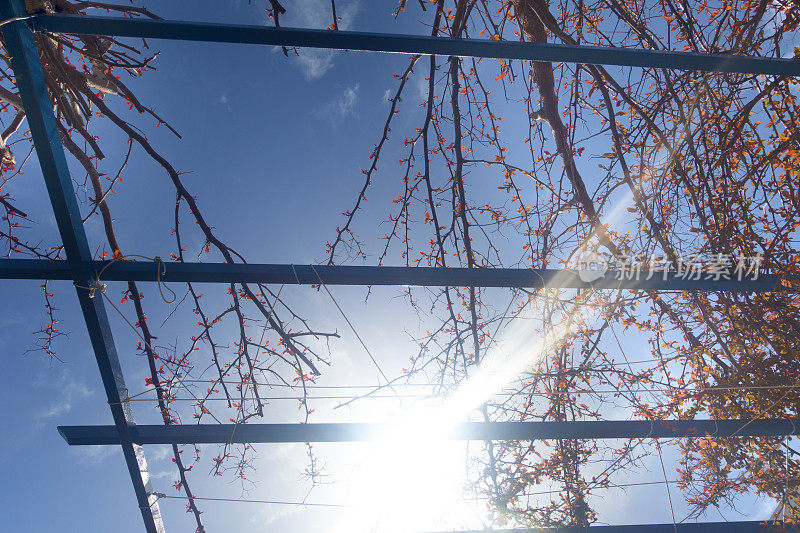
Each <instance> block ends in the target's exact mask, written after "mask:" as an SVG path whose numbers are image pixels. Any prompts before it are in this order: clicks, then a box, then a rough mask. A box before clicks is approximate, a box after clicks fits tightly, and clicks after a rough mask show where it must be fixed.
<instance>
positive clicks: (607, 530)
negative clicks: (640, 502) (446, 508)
mask: <svg viewBox="0 0 800 533" xmlns="http://www.w3.org/2000/svg"><path fill="white" fill-rule="evenodd" d="M487 531H490V532H491V533H639V532H640V531H641V532H644V533H675V532H677V533H709V532H713V531H724V532H725V533H764V532H766V531H787V532H788V531H800V526H798V525H796V524H776V523H774V522H767V521H764V520H761V521H756V520H748V521H741V522H698V523H692V524H687V523H682V524H672V523H670V524H632V525H619V526H589V527H579V526H571V527H569V526H567V527H530V528H516V529H491V530H486V529H481V530H477V529H475V530H469V531H448V532H447V533H487ZM441 533H445V532H441Z"/></svg>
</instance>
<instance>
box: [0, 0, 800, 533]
mask: <svg viewBox="0 0 800 533" xmlns="http://www.w3.org/2000/svg"><path fill="white" fill-rule="evenodd" d="M0 17H2V19H3V22H2V28H1V29H2V33H3V37H4V40H5V45H6V49H7V51H8V53H9V54H10V55H11V59H12V67H13V71H14V74H15V76H16V78H17V85H18V88H19V93H20V96H21V98H22V103H23V105H24V108H25V112H26V115H27V119H28V124H29V127H30V130H31V135H32V139H33V142H34V145H35V148H36V153H37V156H38V158H39V163H40V165H41V168H42V173H43V175H44V180H45V183H46V185H47V191H48V195H49V196H50V202H51V204H52V207H53V211H54V214H55V219H56V222H57V225H58V230H59V233H60V236H61V239H62V242H63V245H64V251H65V253H66V257H67V259H66V261H46V260H30V259H4V260H0V279H53V280H72V281H73V283H74V284H75V285H76V286H80V287H88V286H91V284H92V282H94V281H95V274H94V273H95V272H97V271H100V270H101V269H104V275H103V278H104V279H105V280H108V281H150V282H152V281H155V280H156V276H157V271H158V268H159V264H157V263H152V262H131V261H125V262H116V263H114V264H113V265H110V266H108V268H105V267H106V265H107V263H105V262H98V261H95V260H93V258H92V255H91V251H90V249H89V245H88V241H87V237H86V233H85V230H84V227H83V224H82V221H81V215H80V210H79V206H78V201H77V198H76V196H75V191H74V188H73V186H72V181H71V177H70V172H69V168H68V166H67V160H66V157H65V154H64V150H63V146H62V144H61V141H60V137H59V133H58V127H57V122H56V118H55V116H54V114H53V108H52V105H51V101H50V97H49V94H48V89H47V85H46V82H45V78H44V73H43V70H42V64H41V61H40V59H39V54H38V52H37V49H36V44H35V40H34V32H57V33H76V34H84V35H112V36H118V37H149V38H157V39H172V40H186V41H206V42H219V43H223V42H224V43H248V44H261V45H284V46H298V47H314V48H330V49H349V50H363V51H373V52H394V53H404V54H438V55H449V56H472V57H486V58H502V59H522V60H531V61H537V60H538V61H557V62H567V63H592V64H604V65H618V66H628V67H644V68H667V69H687V70H697V71H707V72H729V73H746V74H767V75H774V76H800V61H794V60H788V59H776V58H765V57H749V56H731V55H721V54H697V53H681V52H669V51H651V50H641V49H621V48H607V47H596V46H569V45H558V44H534V43H524V42H507V41H490V40H471V39H464V40H454V39H445V38H436V37H426V36H416V35H391V34H376V33H362V32H345V31H337V32H333V31H320V30H307V29H287V28H268V27H263V26H246V25H222V24H206V23H189V22H178V21H168V20H149V19H130V18H112V17H94V16H74V15H45V14H39V15H29V14H28V13H27V12H26V9H25V2H24V0H0ZM618 274H620V273H619V272H616V271H609V272H606V274H605V276H604V277H601V278H600V279H598V280H596V281H594V282H593V283H585V282H583V281H581V279H580V278H579V277H578V275H577V274H576V273H575V272H570V271H564V270H531V269H478V268H475V269H465V268H423V267H369V266H364V267H361V266H328V265H315V266H312V265H269V264H267V265H256V264H208V263H170V266H169V268H168V269H167V272H166V274H164V275H163V276H162V277H161V279H162V280H163V281H184V282H185V281H192V282H207V283H231V282H236V283H257V282H258V283H286V284H294V283H307V284H313V283H317V282H318V281H323V282H324V283H326V284H328V285H417V286H480V287H530V288H545V287H562V288H590V287H591V288H595V289H635V290H645V289H646V290H659V291H664V290H688V291H695V290H709V291H747V292H764V291H779V290H785V289H786V287H785V286H784V285H783V284H782V283H781V281H780V279H779V278H778V277H777V276H774V275H770V274H762V275H761V276H759V277H758V278H757V279H744V280H726V279H717V280H709V279H695V280H692V279H682V278H680V277H678V276H677V275H676V274H675V273H667V274H666V275H665V276H664V277H662V276H661V275H660V274H659V275H658V276H655V277H654V278H653V279H649V280H644V279H635V280H634V279H625V276H619V275H618ZM618 278H620V279H618ZM795 281H796V280H795ZM76 294H77V298H78V301H79V303H80V307H81V311H82V313H83V316H84V320H85V322H86V328H87V331H88V333H89V338H90V340H91V344H92V348H93V350H94V354H95V358H96V360H97V365H98V368H99V370H100V377H101V379H102V381H103V386H104V388H105V391H106V396H107V399H108V403H109V407H110V409H111V414H112V416H113V420H114V425H113V426H67V427H59V432H60V433H61V435H62V436H63V437H64V439H65V440H66V441H67V443H68V444H70V445H118V446H120V447H121V448H122V451H123V454H124V457H125V462H126V465H127V468H128V471H129V473H130V478H131V481H132V483H133V489H134V493H135V495H136V500H137V505H138V507H139V509H140V510H141V514H142V519H143V522H144V526H145V530H146V531H147V532H148V533H163V532H164V531H165V529H164V524H163V521H162V519H161V513H160V511H159V506H158V501H157V496H156V495H155V494H154V493H153V490H152V487H151V485H150V476H149V474H148V471H147V462H146V460H145V457H144V452H143V449H142V445H144V444H171V443H177V444H189V443H227V442H248V443H249V442H352V441H360V440H371V439H375V438H378V436H379V435H380V434H381V433H382V431H383V430H385V426H383V425H380V424H246V425H239V426H238V427H237V428H236V431H235V432H234V431H233V428H234V425H229V424H222V425H205V424H200V425H170V426H162V425H140V426H137V425H136V423H135V421H134V418H133V413H132V411H131V409H130V403H129V402H127V401H126V400H127V399H128V389H127V387H126V385H125V380H124V378H123V376H122V371H121V367H120V363H119V357H118V354H117V350H116V347H115V345H114V339H113V336H112V332H111V326H110V324H109V320H108V316H107V314H106V310H105V307H104V305H103V299H102V298H91V297H90V295H89V291H87V290H85V289H82V288H79V287H76ZM799 434H800V419H756V420H662V421H576V422H498V423H462V424H458V425H457V426H455V429H454V431H453V435H452V436H451V438H454V439H466V440H472V439H475V440H534V439H563V438H578V439H595V438H675V437H686V436H688V437H691V436H717V437H722V436H743V437H744V436H789V435H799ZM765 524H766V523H764V522H754V521H741V522H724V523H717V522H710V523H706V524H677V525H676V524H648V525H637V526H593V527H590V528H589V529H591V530H592V531H598V532H600V531H603V532H605V531H608V532H612V531H613V532H628V531H650V532H661V531H663V532H665V533H666V532H672V531H681V532H695V531H707V530H709V528H711V529H714V530H723V531H727V532H729V533H733V532H737V533H738V532H750V531H759V530H762V529H763V528H764V527H765ZM784 527H785V526H784ZM584 529H585V528H584ZM584 529H578V528H555V529H547V528H544V529H528V530H519V529H517V530H514V531H553V532H555V531H561V532H568V531H569V532H571V531H583V530H584ZM498 531H511V530H498ZM465 533H466V532H465Z"/></svg>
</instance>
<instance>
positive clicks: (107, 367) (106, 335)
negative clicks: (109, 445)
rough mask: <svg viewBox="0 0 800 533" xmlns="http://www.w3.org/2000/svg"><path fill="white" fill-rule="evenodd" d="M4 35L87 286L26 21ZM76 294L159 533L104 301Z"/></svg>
mask: <svg viewBox="0 0 800 533" xmlns="http://www.w3.org/2000/svg"><path fill="white" fill-rule="evenodd" d="M0 16H2V19H3V20H9V19H14V18H20V19H25V18H27V16H28V13H27V11H26V9H25V2H24V1H23V0H2V1H0ZM2 32H3V37H4V40H5V46H6V51H7V52H8V53H9V54H10V55H11V65H12V68H13V70H14V75H15V76H16V81H17V87H18V88H19V93H20V96H21V97H22V103H23V106H24V107H25V113H26V115H27V119H28V125H29V127H30V130H31V136H32V137H33V141H34V144H35V147H36V155H37V156H38V158H39V164H40V165H41V167H42V173H43V175H44V180H45V182H46V184H47V192H48V194H49V195H50V202H51V203H52V205H53V211H54V213H55V217H56V222H57V224H58V230H59V233H60V234H61V240H62V242H63V244H64V250H65V252H66V254H67V262H68V264H69V267H70V271H71V273H72V279H73V281H74V283H75V284H76V285H81V286H84V287H88V286H90V285H91V283H92V282H93V279H92V278H93V270H92V269H93V263H92V257H91V252H90V250H89V244H88V241H87V239H86V232H85V230H84V228H83V223H82V221H81V214H80V210H79V208H78V201H77V198H76V197H75V190H74V189H73V187H72V180H71V177H70V173H69V167H68V166H67V160H66V157H65V155H64V148H63V146H62V145H61V138H60V136H59V130H58V124H57V122H56V118H55V116H54V114H53V106H52V103H51V100H50V95H49V93H48V90H47V83H46V80H45V75H44V71H43V69H42V63H41V60H40V59H39V53H38V51H37V49H36V42H35V39H34V35H33V32H32V31H31V29H30V28H29V27H28V24H27V22H25V20H17V21H13V22H8V23H6V24H4V25H3V26H2ZM76 290H77V293H78V300H79V302H80V306H81V311H82V312H83V316H84V319H85V321H86V327H87V329H88V331H89V337H90V339H91V343H92V348H93V349H94V354H95V358H96V360H97V366H98V367H99V369H100V376H101V378H102V380H103V386H104V388H105V390H106V396H107V397H108V403H109V405H110V407H111V414H112V416H113V418H114V425H115V426H116V429H117V431H118V432H119V438H120V444H121V446H122V451H123V454H124V456H125V462H126V464H127V466H128V471H129V472H130V476H131V481H133V489H134V492H135V493H136V500H137V502H138V505H139V508H140V510H141V513H142V519H143V520H144V524H145V528H146V530H147V531H148V533H163V532H164V526H163V523H162V520H161V513H160V511H159V508H158V503H157V498H156V497H155V496H153V495H151V494H150V493H151V492H152V488H151V485H150V475H149V473H148V472H147V462H146V461H145V457H144V452H143V450H142V447H141V446H138V445H135V444H133V442H132V440H131V432H132V431H135V424H134V421H133V416H132V413H131V411H130V407H129V404H128V403H126V402H125V400H127V398H128V390H127V388H126V387H125V381H124V379H123V377H122V371H121V368H120V364H119V358H118V356H117V350H116V347H115V346H114V339H113V337H112V335H111V327H110V324H109V322H108V316H107V315H106V311H105V307H104V306H103V299H102V298H101V297H97V298H90V297H89V293H88V291H87V290H85V289H81V288H77V289H76Z"/></svg>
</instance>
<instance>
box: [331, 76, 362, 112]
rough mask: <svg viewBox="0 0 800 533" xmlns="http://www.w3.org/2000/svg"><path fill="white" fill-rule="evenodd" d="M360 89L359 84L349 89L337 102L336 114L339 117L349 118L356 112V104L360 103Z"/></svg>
mask: <svg viewBox="0 0 800 533" xmlns="http://www.w3.org/2000/svg"><path fill="white" fill-rule="evenodd" d="M358 89H359V86H358V83H356V84H355V85H354V86H353V87H347V88H346V89H345V90H344V93H343V94H342V96H341V98H339V99H338V100H337V101H336V102H335V106H336V112H337V113H338V114H339V116H341V117H344V116H347V115H349V114H350V113H352V112H353V111H354V110H355V108H356V103H357V102H358Z"/></svg>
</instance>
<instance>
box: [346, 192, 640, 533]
mask: <svg viewBox="0 0 800 533" xmlns="http://www.w3.org/2000/svg"><path fill="white" fill-rule="evenodd" d="M630 200H631V195H630V194H628V195H627V196H625V197H624V198H623V199H621V200H620V201H619V202H617V203H616V205H615V206H614V208H613V209H611V210H609V215H608V216H607V217H604V220H603V222H605V223H607V224H614V223H620V222H621V219H622V217H623V216H624V213H625V208H626V207H627V206H628V205H629V203H630ZM553 285H554V286H557V285H558V279H557V278H556V279H555V280H554V281H553ZM529 304H530V300H529V301H528V303H527V304H526V305H525V306H523V307H522V308H521V309H520V310H519V311H518V314H517V318H523V319H526V318H533V316H534V313H535V312H536V311H535V309H532V308H531V306H530V305H529ZM597 313H598V309H596V308H591V307H583V308H581V309H580V310H578V312H577V313H575V314H573V316H572V320H571V321H567V322H565V323H562V324H559V325H556V326H554V327H553V328H552V329H551V330H549V331H548V332H547V333H546V334H545V335H543V336H537V337H533V338H532V336H531V328H530V321H529V320H511V321H510V322H507V326H506V327H505V329H504V330H503V332H502V335H501V336H500V337H499V338H497V339H494V342H492V343H491V344H490V345H489V346H488V349H487V352H486V353H485V354H484V357H483V360H482V361H481V365H480V367H479V368H478V369H477V371H475V372H474V373H473V375H472V376H470V378H469V379H468V380H467V381H466V382H465V383H464V384H462V385H461V386H460V387H459V388H458V389H457V390H456V391H455V392H454V393H453V394H452V395H451V396H450V397H449V398H446V399H445V400H443V401H442V402H441V403H440V404H438V405H433V406H432V405H418V406H416V407H413V408H410V409H406V410H405V411H404V412H403V413H402V415H401V416H400V417H399V418H398V419H396V420H395V421H394V422H393V423H392V424H391V426H390V429H389V430H387V431H386V434H385V435H383V436H382V438H381V439H379V440H377V441H375V442H373V443H371V444H370V445H368V448H367V453H366V454H365V456H364V457H363V458H362V460H361V461H360V462H359V464H358V466H357V467H356V468H355V469H354V471H353V473H352V475H351V477H350V480H349V482H348V485H347V497H348V500H349V503H350V504H351V505H352V506H353V511H352V512H351V513H349V516H348V517H347V520H345V521H344V523H342V524H341V527H340V528H339V529H337V530H336V531H338V532H340V533H344V532H348V533H360V532H370V533H416V532H420V531H431V530H435V529H438V530H446V529H448V528H452V527H455V528H462V529H463V528H483V527H485V526H487V525H488V524H486V523H485V522H484V519H485V518H486V505H485V503H483V502H482V501H481V500H476V499H474V498H473V499H468V497H466V496H465V489H466V486H467V483H468V479H469V476H467V464H468V462H467V461H468V458H469V448H468V446H467V443H465V442H458V441H452V440H450V439H449V437H450V433H451V431H452V430H453V429H454V428H455V426H456V425H457V424H459V423H460V422H464V421H467V420H470V417H474V415H475V412H476V409H477V408H479V407H480V406H481V405H482V404H483V403H484V402H486V401H487V400H488V399H489V398H490V397H491V396H492V395H494V394H497V393H498V392H500V391H502V390H503V389H504V388H505V387H507V386H508V385H510V384H511V383H513V382H514V381H515V380H518V379H519V378H520V376H522V375H523V374H524V373H525V372H530V371H532V370H534V369H535V368H536V366H537V365H538V364H539V363H540V362H541V361H542V360H543V356H544V355H545V354H546V353H547V352H548V350H550V349H551V348H552V347H554V346H556V345H557V344H558V343H559V342H560V341H561V339H563V338H564V337H565V336H566V335H567V333H568V332H569V331H570V329H571V328H573V327H576V326H577V325H578V324H579V323H580V322H585V321H589V320H592V319H593V318H594V317H596V316H597ZM499 329H500V328H499V327H498V331H499ZM496 333H497V332H496ZM495 336H496V335H495ZM473 419H474V418H473ZM474 420H481V419H474Z"/></svg>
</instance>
